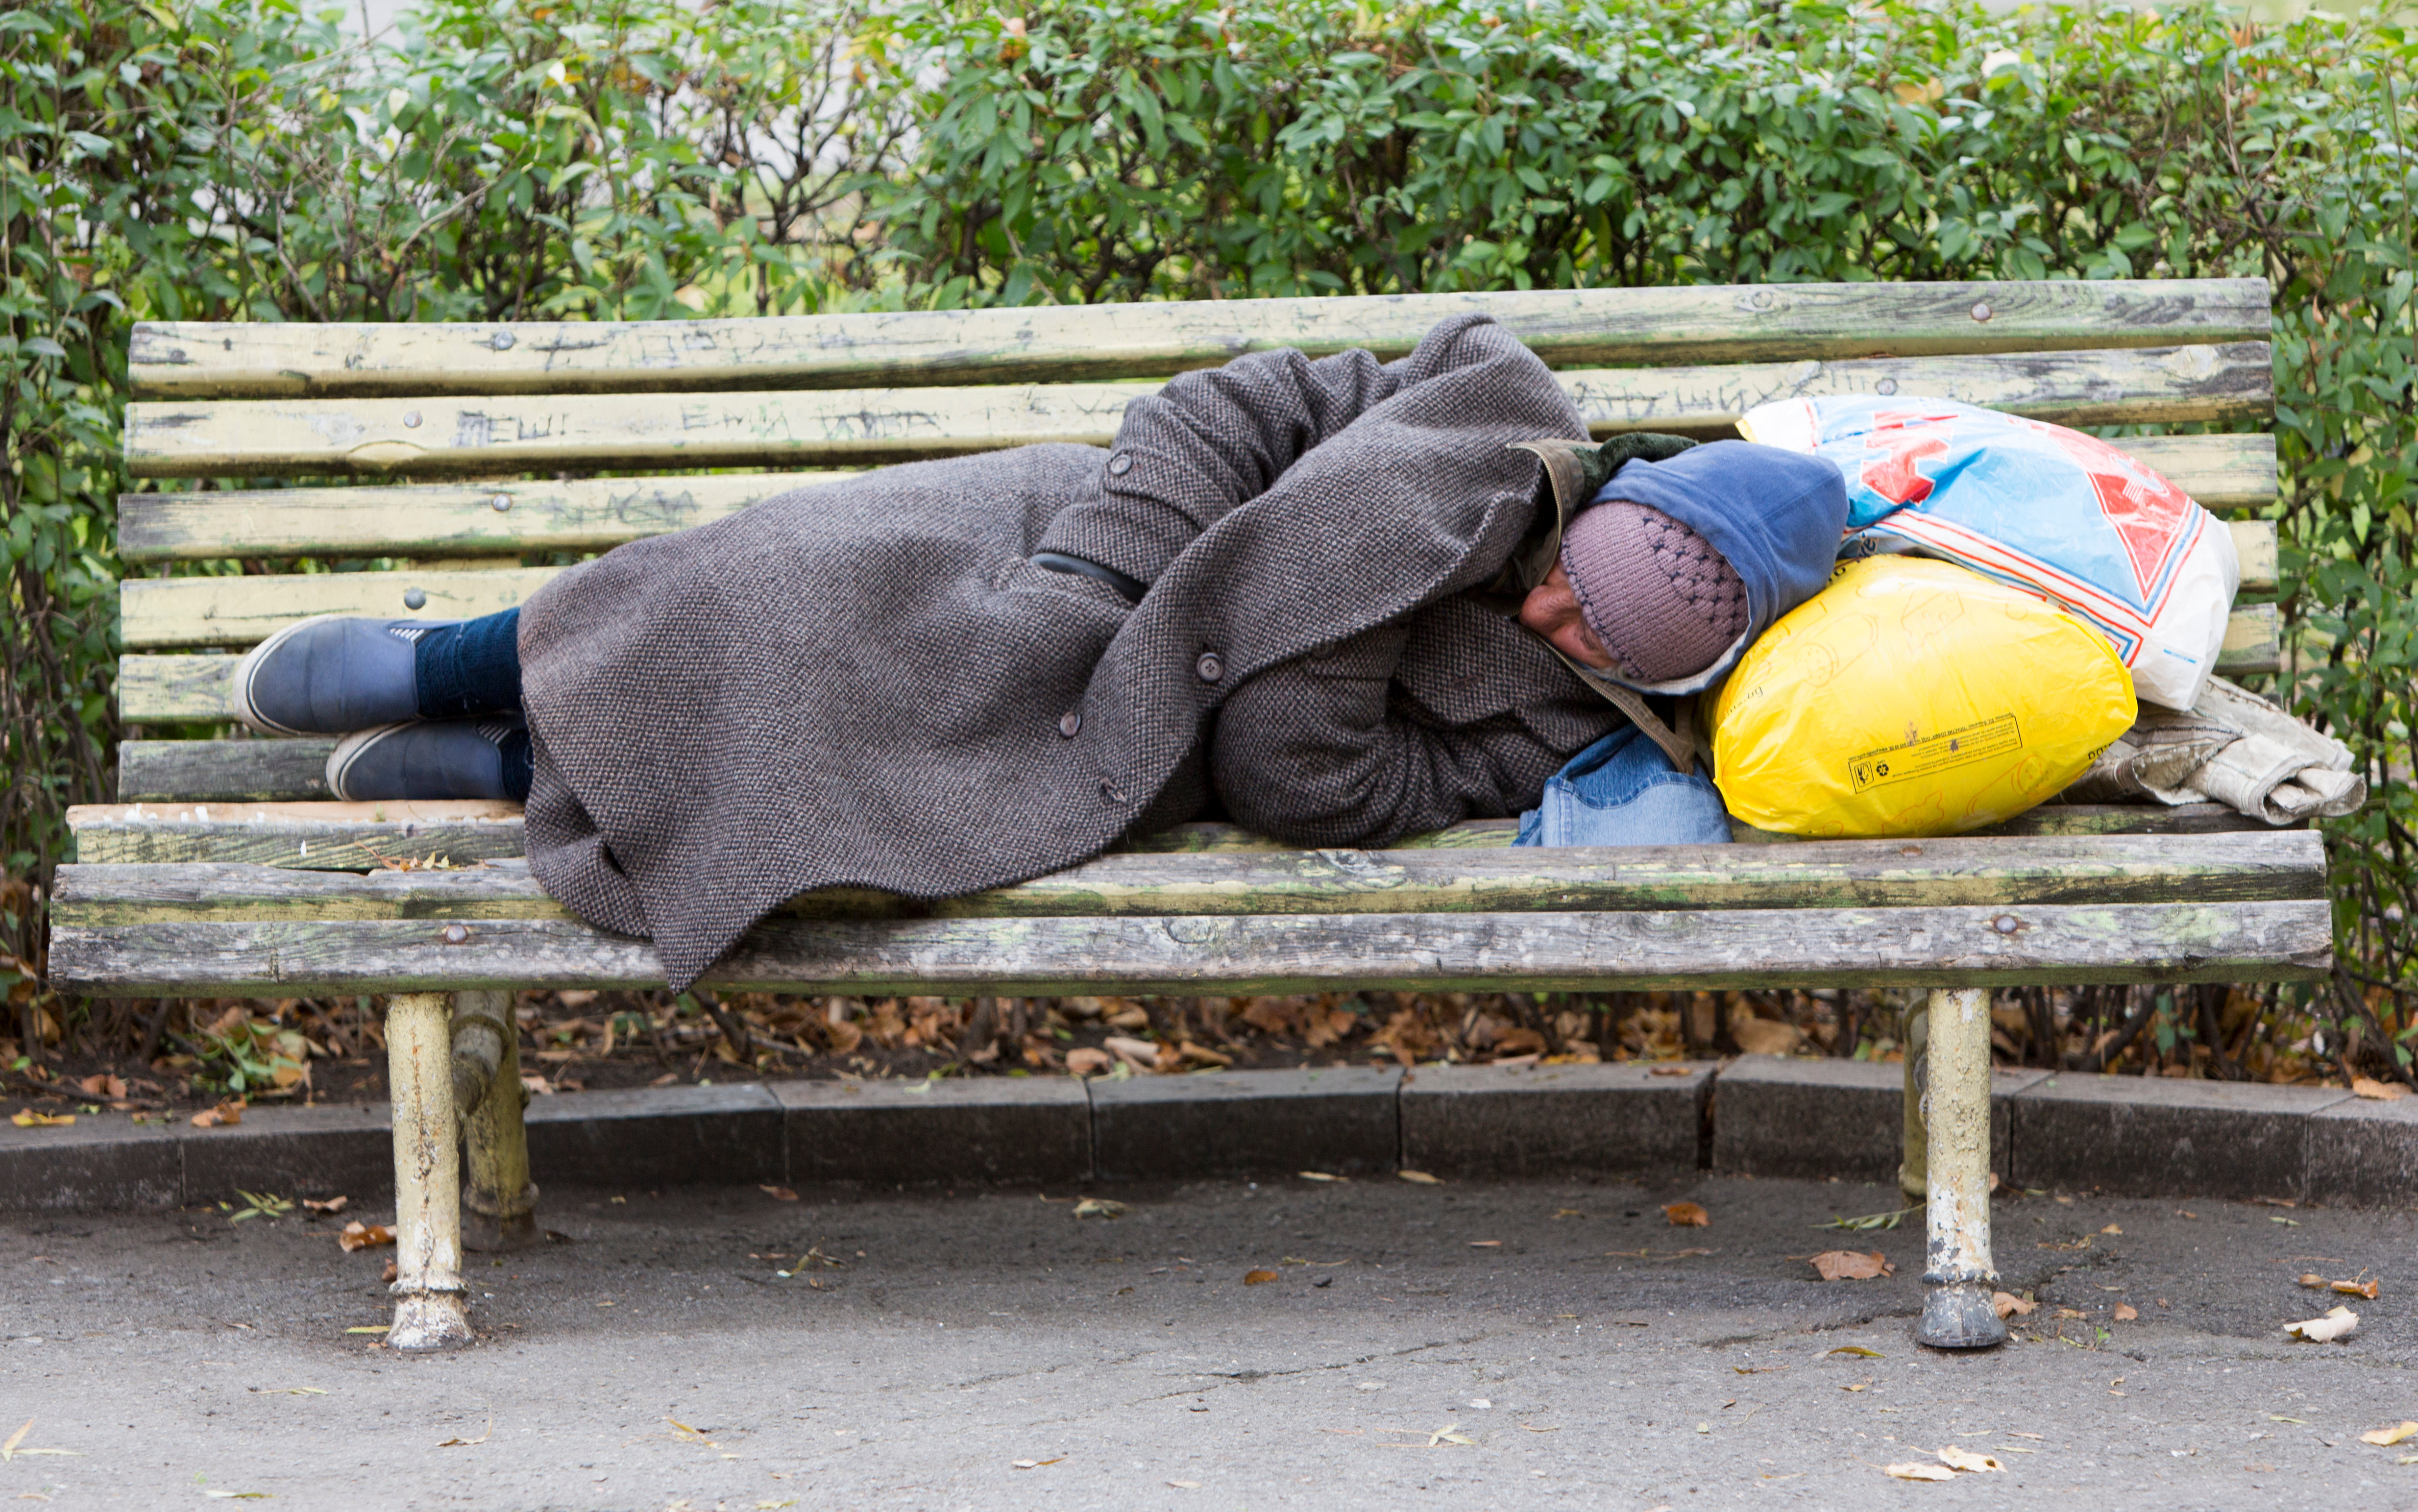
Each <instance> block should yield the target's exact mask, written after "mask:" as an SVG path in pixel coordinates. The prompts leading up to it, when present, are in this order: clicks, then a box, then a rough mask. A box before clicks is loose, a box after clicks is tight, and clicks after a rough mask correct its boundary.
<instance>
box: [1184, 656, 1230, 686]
mask: <svg viewBox="0 0 2418 1512" xmlns="http://www.w3.org/2000/svg"><path fill="white" fill-rule="evenodd" d="M1192 670H1194V671H1195V672H1198V673H1200V674H1201V681H1203V682H1215V681H1217V680H1218V679H1219V678H1222V677H1224V676H1225V675H1226V664H1225V663H1224V662H1223V661H1222V660H1220V659H1219V657H1218V655H1217V652H1216V651H1202V652H1201V660H1200V661H1198V662H1195V663H1193V664H1192Z"/></svg>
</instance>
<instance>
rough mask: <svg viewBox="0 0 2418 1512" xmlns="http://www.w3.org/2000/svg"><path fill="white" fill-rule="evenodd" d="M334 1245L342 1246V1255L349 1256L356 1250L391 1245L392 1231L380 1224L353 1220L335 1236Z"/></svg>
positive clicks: (392, 1239)
mask: <svg viewBox="0 0 2418 1512" xmlns="http://www.w3.org/2000/svg"><path fill="white" fill-rule="evenodd" d="M336 1243H337V1244H339V1245H344V1253H346V1254H348V1255H349V1254H351V1253H352V1252H353V1251H354V1250H357V1249H369V1248H372V1247H373V1246H375V1245H391V1244H393V1243H394V1230H393V1229H390V1228H388V1227H387V1226H386V1225H385V1224H382V1223H363V1222H362V1221H361V1220H360V1219H359V1218H355V1219H354V1220H353V1221H352V1222H350V1223H348V1224H346V1225H344V1229H343V1230H342V1231H341V1232H339V1233H338V1234H337V1235H336Z"/></svg>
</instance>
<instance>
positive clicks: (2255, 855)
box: [56, 831, 2325, 927]
mask: <svg viewBox="0 0 2418 1512" xmlns="http://www.w3.org/2000/svg"><path fill="white" fill-rule="evenodd" d="M1909 852H1911V853H1910V854H1909ZM60 876H61V878H62V880H61V882H60V884H59V890H58V893H57V898H58V903H57V909H58V912H57V914H56V917H57V918H58V919H59V920H60V921H62V922H64V923H67V924H75V925H80V926H93V927H99V926H104V925H107V926H117V925H124V924H161V923H167V922H173V921H177V920H197V921H214V922H220V923H227V922H233V921H236V920H248V921H261V920H268V919H409V918H419V919H469V918H480V919H562V918H569V917H571V915H570V914H569V913H568V911H567V910H565V909H563V907H562V906H561V905H560V904H559V903H557V902H555V901H554V899H552V898H550V897H548V896H547V895H546V893H545V891H544V890H543V888H542V887H540V886H539V885H538V882H537V880H536V878H533V877H532V876H530V875H529V872H528V867H527V866H526V865H514V864H500V865H494V866H478V867H469V868H466V869H463V870H458V871H387V872H373V873H369V874H366V875H356V874H353V873H335V872H300V871H289V870H284V869H282V868H278V867H273V866H253V865H225V864H219V865H186V866H145V865H133V866H90V865H79V866H75V867H71V868H69V869H68V870H65V871H63V872H61V873H60ZM2178 892H2183V893H2187V895H2188V896H2190V897H2191V898H2192V899H2193V900H2194V901H2196V902H2201V903H2216V902H2225V901H2239V902H2249V901H2255V900H2272V899H2275V898H2315V897H2323V896H2324V895H2325V846H2324V842H2323V841H2322V840H2321V839H2320V838H2319V836H2318V835H2317V834H2315V833H2313V832H2307V831H2273V832H2264V833H2248V832H2245V833H2238V834H2215V835H2193V836H2185V837H2172V836H2121V837H2110V836H2091V837H2085V838H2054V837H2051V838H2021V839H1997V840H1972V839H1947V840H1928V841H1922V842H1920V843H1902V842H1897V841H1873V840H1860V841H1859V840H1846V841H1841V840H1829V841H1808V842H1806V843H1804V844H1801V845H1792V846H1654V847H1615V848H1589V847H1574V848H1553V849H1509V848H1504V849H1494V850H1450V849H1425V850H1378V851H1359V850H1278V851H1247V850H1246V851H1226V852H1213V853H1208V854H1175V855H1171V854H1168V853H1166V852H1127V853H1124V854H1112V855H1108V856H1102V857H1100V858H1098V859H1096V860H1094V861H1091V862H1087V863H1084V864H1082V865H1079V866H1074V867H1070V868H1068V869H1067V870H1065V871H1063V872H1059V873H1056V874H1054V875H1052V876H1049V877H1044V878H1037V879H1035V880H1033V881H1031V882H1025V883H1022V884H1019V885H1018V886H1014V887H1004V888H996V889H993V890H991V891H989V892H987V893H973V894H972V895H969V896H966V897H958V898H947V899H942V900H941V901H939V902H934V903H914V902H910V901H907V900H904V899H900V898H897V897H895V896H892V895H890V894H888V893H878V892H873V891H869V890H866V889H861V888H834V889H828V890H825V891H823V892H819V893H808V894H805V895H804V896H803V897H800V898H798V899H796V900H794V901H793V902H792V903H790V904H789V905H788V908H786V909H783V910H782V911H783V912H784V913H785V914H787V915H788V916H790V917H794V918H809V919H910V918H937V919H993V918H1059V917H1076V916H1091V915H1104V916H1105V915H1148V916H1183V915H1202V916H1207V915H1217V914H1229V915H1231V914H1261V913H1538V912H1569V911H1577V910H1594V909H1676V908H1691V909H1782V908H1793V909H1829V908H1914V907H1942V906H1947V905H1951V904H1952V905H1958V906H1966V907H1974V908H1979V907H1982V906H1983V905H1986V904H2004V905H2008V906H2010V907H2012V906H2015V905H2028V904H2076V903H2154V902H2164V901H2166V900H2168V899H2170V898H2172V897H2174V896H2175V895H2176V894H2177V893H2178Z"/></svg>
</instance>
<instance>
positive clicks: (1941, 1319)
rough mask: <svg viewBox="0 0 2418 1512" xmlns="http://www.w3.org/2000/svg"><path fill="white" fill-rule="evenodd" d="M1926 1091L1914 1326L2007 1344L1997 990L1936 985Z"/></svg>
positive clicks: (1964, 1346)
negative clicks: (1995, 1165)
mask: <svg viewBox="0 0 2418 1512" xmlns="http://www.w3.org/2000/svg"><path fill="white" fill-rule="evenodd" d="M1930 1018H1931V1026H1930V1028H1931V1034H1930V1046H1929V1053H1928V1056H1927V1060H1928V1061H1929V1075H1928V1077H1926V1080H1927V1081H1928V1083H1929V1085H1928V1086H1927V1088H1926V1089H1925V1091H1924V1094H1923V1114H1924V1118H1923V1123H1924V1134H1925V1136H1926V1138H1925V1141H1924V1142H1925V1144H1926V1146H1927V1151H1926V1153H1927V1155H1928V1159H1927V1161H1926V1163H1925V1164H1926V1170H1925V1173H1924V1174H1925V1186H1926V1188H1927V1190H1926V1194H1925V1200H1926V1204H1927V1214H1926V1217H1925V1220H1924V1227H1925V1229H1927V1230H1928V1231H1927V1233H1926V1236H1925V1245H1924V1255H1923V1258H1924V1267H1923V1272H1922V1282H1923V1285H1924V1286H1925V1287H1926V1288H1927V1289H1928V1290H1927V1291H1926V1292H1925V1294H1924V1296H1923V1300H1922V1322H1921V1325H1919V1326H1918V1327H1917V1328H1916V1329H1915V1334H1914V1336H1915V1337H1916V1338H1917V1339H1919V1340H1921V1342H1922V1343H1925V1344H1929V1345H1932V1346H1933V1347H1935V1348H1937V1349H1943V1350H1976V1349H1986V1348H1988V1347H1989V1346H1991V1345H1993V1344H2003V1343H2005V1342H2006V1338H2007V1325H2006V1323H2005V1321H2003V1320H2001V1319H2000V1318H1999V1317H1998V1315H1997V1310H1996V1309H1995V1308H1993V1307H1992V1306H1990V1294H1991V1292H1992V1291H1994V1290H1996V1287H1997V1279H1998V1273H1997V1269H1996V1268H1995V1267H1994V1266H1992V1265H1991V1263H1990V994H1989V993H1988V992H1987V991H1986V990H1955V991H1951V990H1946V989H1941V990H1937V991H1934V992H1933V993H1932V994H1931V1004H1930Z"/></svg>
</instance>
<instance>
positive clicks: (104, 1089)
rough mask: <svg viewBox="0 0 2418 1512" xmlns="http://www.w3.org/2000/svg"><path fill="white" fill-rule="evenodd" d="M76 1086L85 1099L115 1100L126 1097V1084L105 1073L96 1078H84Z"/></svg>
mask: <svg viewBox="0 0 2418 1512" xmlns="http://www.w3.org/2000/svg"><path fill="white" fill-rule="evenodd" d="M76 1085H77V1086H79V1087H82V1088H83V1089H84V1095H85V1096H87V1097H106V1098H110V1099H112V1100H115V1099H116V1098H120V1097H123V1096H125V1095H126V1083H125V1082H123V1081H121V1080H119V1079H118V1078H117V1077H113V1076H111V1075H110V1074H109V1073H107V1072H105V1071H104V1072H102V1073H101V1074H100V1075H99V1076H97V1077H84V1079H83V1080H82V1081H79V1082H77V1083H76Z"/></svg>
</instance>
